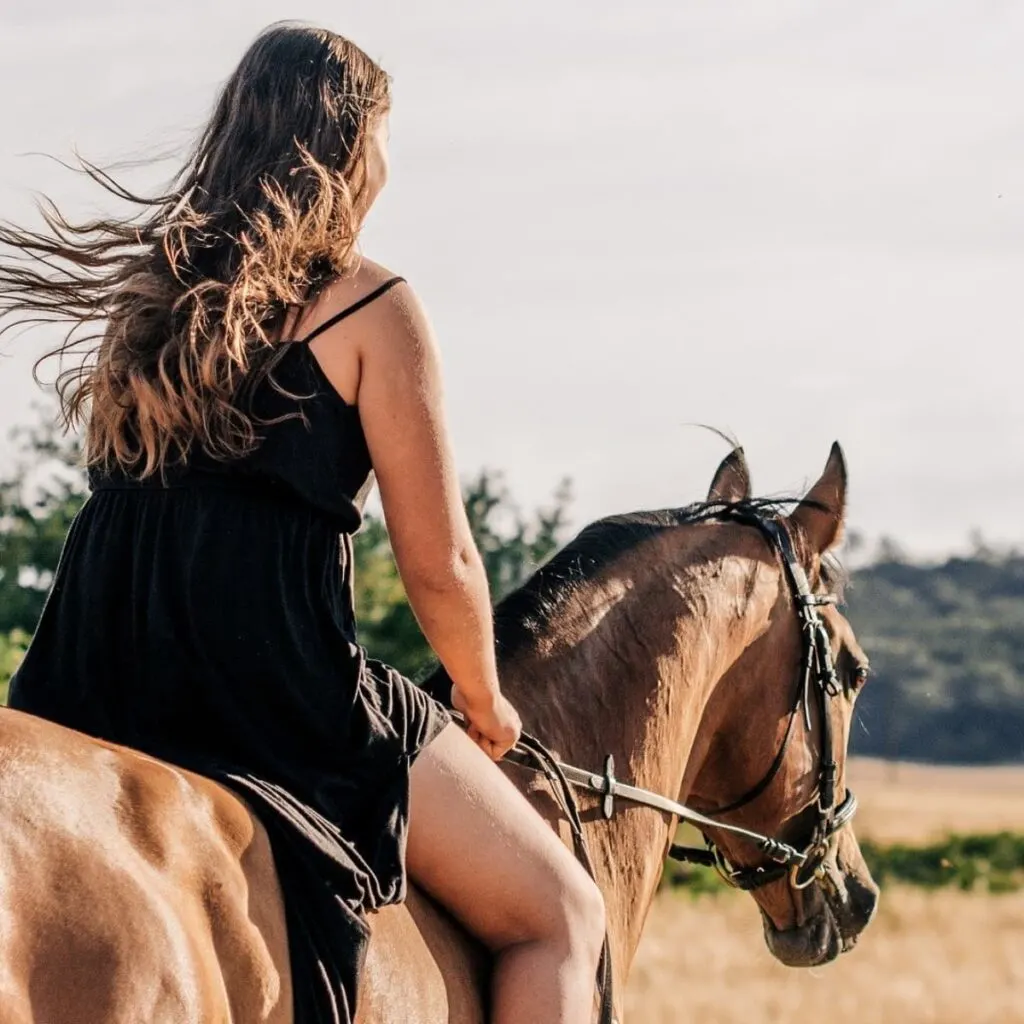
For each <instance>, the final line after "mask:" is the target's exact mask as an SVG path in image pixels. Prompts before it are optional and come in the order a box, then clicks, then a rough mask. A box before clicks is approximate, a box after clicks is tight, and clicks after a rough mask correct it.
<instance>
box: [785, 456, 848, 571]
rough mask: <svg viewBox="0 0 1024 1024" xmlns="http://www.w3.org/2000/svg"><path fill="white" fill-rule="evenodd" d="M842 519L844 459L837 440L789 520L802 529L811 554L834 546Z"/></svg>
mask: <svg viewBox="0 0 1024 1024" xmlns="http://www.w3.org/2000/svg"><path fill="white" fill-rule="evenodd" d="M845 518H846V459H845V458H844V456H843V449H842V448H840V447H839V442H838V441H837V442H836V443H835V444H834V445H832V452H831V454H830V455H829V457H828V463H827V464H826V465H825V472H824V473H822V474H821V478H820V479H819V480H818V482H817V483H816V484H815V485H814V486H813V487H812V488H811V489H810V490H809V491H808V492H807V494H805V495H804V500H803V501H802V502H800V504H799V505H798V506H797V507H796V509H795V510H794V512H793V514H792V515H791V516H790V519H791V520H792V521H793V522H794V523H796V525H797V526H798V527H799V528H800V529H801V530H802V531H803V534H804V536H805V537H806V538H807V541H808V543H809V544H810V546H811V550H812V551H814V552H815V554H818V555H823V554H825V552H826V551H830V550H831V549H832V548H834V547H835V546H836V545H837V544H838V543H839V541H840V539H841V538H842V536H843V523H844V521H845Z"/></svg>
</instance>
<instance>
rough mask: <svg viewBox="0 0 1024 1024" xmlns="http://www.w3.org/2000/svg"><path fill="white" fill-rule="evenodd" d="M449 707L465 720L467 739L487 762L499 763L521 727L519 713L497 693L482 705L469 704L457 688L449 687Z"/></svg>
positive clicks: (517, 737)
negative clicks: (460, 714) (485, 756)
mask: <svg viewBox="0 0 1024 1024" xmlns="http://www.w3.org/2000/svg"><path fill="white" fill-rule="evenodd" d="M452 707H454V708H455V710H456V711H459V712H461V713H462V714H463V715H465V716H466V725H467V729H466V732H467V733H468V735H469V738H470V739H471V740H473V742H474V743H476V744H477V746H478V747H480V749H481V750H482V751H483V752H484V753H485V754H486V755H487V756H488V757H490V758H491V760H492V761H500V760H501V759H502V758H503V757H504V756H505V755H506V754H507V753H508V752H509V751H510V750H511V749H512V747H514V746H515V744H516V742H517V741H518V739H519V734H520V733H521V732H522V731H523V723H522V722H521V721H520V720H519V713H518V712H517V711H516V709H515V708H514V707H512V705H511V704H509V702H508V701H507V700H506V699H505V698H504V697H503V696H502V695H501V694H500V693H499V694H495V695H494V696H493V697H492V698H491V699H490V700H488V701H487V702H486V703H485V704H479V703H476V702H470V701H469V700H467V698H466V696H465V694H464V693H463V692H462V691H461V690H460V689H459V688H458V687H457V686H453V687H452Z"/></svg>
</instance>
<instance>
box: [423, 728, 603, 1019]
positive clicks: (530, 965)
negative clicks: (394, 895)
mask: <svg viewBox="0 0 1024 1024" xmlns="http://www.w3.org/2000/svg"><path fill="white" fill-rule="evenodd" d="M407 862H408V869H409V873H410V875H411V877H412V878H413V880H414V881H415V882H416V884H417V885H419V886H420V887H421V888H422V889H423V890H425V891H426V892H428V893H430V894H431V895H432V896H434V897H435V898H436V899H437V900H438V901H439V902H441V903H443V904H444V905H445V906H446V907H447V908H448V909H449V910H450V911H451V912H452V913H453V914H454V915H455V916H456V917H457V918H458V919H459V920H460V921H462V923H463V924H464V925H465V926H466V927H467V928H468V929H469V930H470V931H471V932H472V933H473V934H474V935H476V936H477V938H479V939H480V941H481V942H483V943H485V944H486V945H487V946H488V947H489V948H490V949H491V950H492V951H493V952H494V953H495V955H496V964H495V976H494V991H493V1017H492V1020H493V1022H494V1024H535V1022H536V1021H543V1022H544V1024H589V1022H590V1021H591V1019H592V1015H593V1006H594V991H595V989H594V981H595V976H596V973H597V963H598V959H599V957H600V953H601V943H602V940H603V938H604V928H605V924H604V902H603V900H602V897H601V894H600V892H599V891H598V889H597V886H596V885H594V883H593V882H592V881H591V879H590V877H589V876H588V875H587V873H586V872H585V871H584V870H583V868H582V867H580V865H579V864H578V863H577V862H576V860H575V858H574V856H573V855H572V853H570V852H569V850H567V849H566V848H565V846H563V845H562V843H561V842H560V840H559V839H558V837H557V836H556V835H555V834H554V832H552V831H551V829H549V828H548V827H547V825H545V823H544V821H543V819H542V818H541V817H540V815H538V814H537V812H536V811H535V810H534V809H533V808H532V807H531V806H530V804H529V803H528V802H527V800H526V798H525V797H524V796H523V795H522V794H521V793H520V792H519V791H518V790H517V789H516V788H515V786H513V785H512V783H511V782H509V780H508V779H506V778H505V776H504V775H503V774H502V773H501V771H499V770H498V768H497V767H496V766H495V765H494V764H493V763H492V762H491V761H490V760H489V759H488V758H487V757H486V756H485V755H484V754H483V752H482V751H480V750H479V749H478V748H477V747H476V746H475V745H474V744H473V743H472V742H471V741H470V740H469V739H468V737H466V736H465V735H464V734H463V733H462V731H461V730H460V729H459V728H458V727H457V726H454V725H453V726H450V727H449V728H447V729H446V730H445V731H444V732H443V733H442V734H441V735H440V736H439V737H438V738H437V739H436V740H435V741H434V742H433V743H432V744H430V746H429V747H427V748H426V749H425V750H424V751H423V752H422V753H421V754H420V755H419V757H418V758H417V759H416V762H415V763H414V765H413V769H412V797H411V812H410V823H409V845H408V859H407Z"/></svg>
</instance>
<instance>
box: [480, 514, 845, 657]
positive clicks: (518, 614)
mask: <svg viewBox="0 0 1024 1024" xmlns="http://www.w3.org/2000/svg"><path fill="white" fill-rule="evenodd" d="M799 500H800V499H797V498H792V499H789V498H781V499H779V498H748V499H745V500H743V501H737V502H721V501H700V502H694V503H693V504H692V505H686V506H684V507H682V508H674V509H661V510H659V511H654V512H631V513H628V514H626V515H616V516H609V517H608V518H606V519H599V520H597V522H594V523H591V524H590V525H589V526H587V527H585V528H584V529H583V530H581V531H580V533H579V534H578V535H577V536H576V537H575V538H574V539H573V540H571V541H570V542H569V543H568V544H567V545H566V546H565V547H564V548H562V549H561V550H560V551H559V552H558V553H557V554H555V555H554V556H552V558H551V559H550V560H549V561H548V562H546V563H545V564H544V565H543V566H541V568H540V569H538V570H537V572H535V573H534V574H533V576H531V577H530V579H528V580H527V581H526V582H525V583H524V584H523V585H522V586H521V587H519V589H518V590H515V591H513V592H512V593H511V594H509V595H508V597H506V598H505V599H504V600H503V601H501V602H500V603H499V604H498V605H497V607H496V608H495V612H494V632H495V640H496V642H497V645H498V650H499V651H501V652H502V653H503V654H505V655H511V654H512V653H514V652H515V651H517V650H520V649H521V648H522V646H523V645H524V644H526V643H528V642H530V641H531V640H534V639H536V638H537V637H538V636H541V635H543V634H544V633H545V632H546V630H547V629H548V628H549V626H550V625H551V623H552V621H553V619H554V618H555V617H556V616H557V614H558V612H559V610H560V609H561V608H563V607H564V605H565V603H566V601H567V600H568V599H569V598H570V597H571V596H572V595H573V594H574V593H576V592H577V591H578V590H579V588H580V587H582V586H585V585H586V583H587V581H588V580H591V579H593V578H594V576H596V575H597V574H598V573H599V572H600V571H601V570H602V569H604V568H606V567H607V566H609V565H610V564H611V563H612V562H614V561H615V560H616V559H618V558H620V557H621V556H622V555H625V554H627V553H628V552H629V551H632V550H633V549H634V548H636V547H637V546H638V545H639V544H641V543H643V542H644V541H645V540H647V539H649V538H651V537H654V536H656V535H658V534H660V533H662V532H664V531H665V530H671V529H675V528H676V527H680V526H692V525H695V524H698V523H706V522H725V521H729V520H734V521H736V520H739V521H742V520H743V519H748V520H749V519H750V518H752V517H754V516H757V517H762V518H769V517H773V516H781V515H784V514H785V513H786V512H788V511H790V510H791V509H792V506H793V505H795V504H798V503H799ZM794 542H795V543H796V544H797V546H798V549H800V548H802V547H803V538H801V537H795V538H794ZM844 581H845V574H844V572H843V570H842V568H841V566H840V565H839V563H838V561H836V560H835V559H833V558H827V559H824V560H823V562H822V570H821V583H822V585H823V586H825V587H826V588H827V589H828V591H829V592H830V593H831V592H835V593H837V594H838V593H839V592H840V590H841V588H842V585H843V582H844Z"/></svg>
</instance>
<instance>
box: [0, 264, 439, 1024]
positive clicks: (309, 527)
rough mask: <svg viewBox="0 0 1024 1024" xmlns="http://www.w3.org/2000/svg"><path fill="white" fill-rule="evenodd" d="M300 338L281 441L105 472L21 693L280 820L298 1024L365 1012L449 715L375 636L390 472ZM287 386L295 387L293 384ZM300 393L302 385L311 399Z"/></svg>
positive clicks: (277, 429)
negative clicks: (373, 573) (355, 557)
mask: <svg viewBox="0 0 1024 1024" xmlns="http://www.w3.org/2000/svg"><path fill="white" fill-rule="evenodd" d="M400 280H401V278H395V279H392V280H391V281H388V282H386V283H385V284H384V285H382V286H381V287H380V288H378V289H376V290H375V291H374V292H372V293H371V294H370V295H368V296H367V297H366V298H365V299H362V300H360V302H358V303H356V305H355V306H353V307H350V308H349V309H347V310H345V311H344V312H343V313H341V314H339V315H338V316H337V317H334V318H332V320H330V321H328V323H326V324H324V325H323V326H322V327H321V328H318V329H317V330H316V331H314V332H313V334H311V335H310V336H309V337H307V338H306V339H304V340H303V342H296V343H292V344H290V345H289V348H288V350H287V351H286V352H285V353H284V355H283V356H282V357H281V361H280V362H279V363H278V364H277V366H276V367H275V369H274V371H273V375H274V379H275V380H276V382H277V384H278V385H279V388H280V390H278V389H275V388H274V387H272V386H271V385H270V384H269V383H268V382H264V383H263V384H261V385H260V386H258V387H257V388H256V389H255V393H254V395H253V396H252V403H253V404H252V409H253V411H254V412H255V413H256V414H257V415H259V416H260V417H261V418H262V419H264V420H273V419H276V418H278V417H280V416H281V415H284V414H287V413H290V412H295V411H296V408H297V409H298V411H300V412H301V414H302V419H295V418H290V419H285V420H283V421H281V422H277V423H273V424H272V425H270V426H267V427H265V428H263V430H262V431H261V433H262V438H263V439H262V443H261V444H260V445H259V447H257V448H256V450H255V451H254V452H253V453H252V454H251V455H248V456H245V457H244V458H241V459H238V460H234V461H231V462H227V463H219V462H216V461H214V460H212V459H209V458H206V457H203V456H202V455H198V456H196V457H194V458H192V459H190V461H189V464H188V467H187V468H186V469H179V470H176V471H171V472H170V473H169V474H168V476H167V478H166V479H164V480H162V481H161V480H159V479H157V480H152V479H151V478H150V479H147V480H146V481H142V482H139V481H136V480H133V479H129V478H128V477H126V476H124V475H119V474H106V475H101V474H99V473H96V472H93V473H91V474H90V490H91V494H90V495H89V497H88V499H87V500H86V502H85V504H84V506H83V507H82V509H81V511H80V512H79V514H78V516H77V517H76V518H75V520H74V522H73V524H72V526H71V529H70V531H69V533H68V536H67V539H66V541H65V545H64V550H63V553H62V555H61V559H60V564H59V567H58V569H57V572H56V575H55V579H54V581H53V585H52V587H51V590H50V593H49V596H48V598H47V601H46V606H45V608H44V611H43V614H42V616H41V619H40V622H39V625H38V628H37V631H36V633H35V636H34V638H33V640H32V643H31V645H30V647H29V649H28V651H27V653H26V655H25V658H24V661H23V662H22V665H21V667H20V668H19V670H18V672H17V673H16V675H15V676H14V678H13V680H12V683H11V690H10V700H9V703H10V705H11V706H12V707H15V708H18V709H20V710H22V711H27V712H30V713H33V714H36V715H40V716H43V717H45V718H47V719H51V720H53V721H55V722H59V723H61V724H63V725H66V726H70V727H71V728H74V729H77V730H80V731H82V732H85V733H88V734H90V735H92V736H96V737H99V738H102V739H105V740H108V741H111V742H115V743H119V744H123V745H125V746H129V747H134V748H136V749H139V750H142V751H145V752H146V753H149V754H152V755H154V756H157V757H160V758H162V759H164V760H167V761H169V762H172V763H174V764H178V765H180V766H182V767H184V768H187V769H189V770H192V771H196V772H199V773H201V774H204V775H207V776H209V777H212V778H215V779H217V780H219V781H221V782H223V783H225V784H226V785H228V786H229V787H232V788H233V789H234V790H235V791H236V792H238V793H239V794H240V795H241V796H242V797H244V798H245V799H246V800H247V801H248V802H249V803H250V804H251V805H252V806H253V808H254V810H255V811H256V813H257V814H258V815H259V817H260V819H261V821H262V822H263V824H264V826H265V827H266V828H267V831H268V833H269V835H270V839H271V843H272V845H273V849H274V856H275V860H276V863H277V868H278V873H279V875H280V877H281V884H282V889H283V891H284V896H285V904H286V908H287V914H288V934H289V944H290V949H291V962H292V974H293V979H294V990H295V1020H296V1024H347V1022H348V1021H350V1020H351V1019H352V1017H353V1016H354V1013H355V994H356V984H357V979H358V975H359V971H360V969H361V966H362V961H363V957H364V954H365V949H366V940H367V937H368V929H367V926H366V924H365V921H364V919H363V913H364V912H365V911H373V910H377V909H379V908H380V907H382V906H384V905H386V904H389V903H395V902H399V901H401V900H402V899H403V898H404V896H405V885H406V881H405V869H404V859H405V858H404V852H405V835H406V826H407V820H408V781H409V768H410V765H411V763H412V761H413V759H414V758H415V756H416V755H417V753H418V752H419V751H420V750H422V749H423V747H424V746H426V745H427V744H428V743H429V742H430V741H431V740H432V739H434V738H435V737H436V736H437V734H438V733H439V732H440V731H441V730H442V729H443V728H444V726H445V725H446V724H447V723H448V722H449V721H450V717H449V715H448V712H447V711H446V710H445V709H444V707H442V705H441V704H439V703H437V702H436V701H434V700H433V699H432V698H431V697H429V696H428V695H427V694H426V693H425V692H424V691H423V690H421V689H420V688H419V687H417V686H415V685H414V684H413V683H412V682H410V681H409V680H407V679H405V678H404V677H403V676H401V675H400V674H399V673H398V672H396V671H394V670H393V669H391V668H388V667H387V666H385V665H383V664H381V663H379V662H377V661H374V660H372V659H370V658H369V657H368V656H367V655H366V652H365V651H364V650H363V648H361V647H360V645H359V644H358V642H357V640H356V633H355V617H354V612H353V594H352V543H351V536H352V534H353V533H354V532H355V531H356V529H358V527H359V525H360V523H361V520H362V501H363V499H364V497H365V494H366V492H367V491H368V489H369V486H370V484H371V483H372V467H371V464H370V456H369V453H368V451H367V447H366V441H365V439H364V437H363V432H362V428H361V425H360V422H359V415H358V412H357V410H356V409H355V408H354V407H352V406H349V405H348V404H346V403H345V401H344V400H343V399H342V398H341V397H340V396H339V395H338V394H337V392H336V391H335V390H334V388H333V387H332V386H331V384H330V382H329V381H328V380H327V378H326V376H325V375H324V373H323V371H322V369H321V368H320V365H319V363H318V362H317V361H316V359H315V358H314V357H313V355H312V353H311V352H310V350H309V348H308V344H307V343H308V341H310V340H311V339H312V338H313V337H314V336H315V335H316V334H319V333H320V332H321V331H322V330H325V329H326V328H327V327H328V326H331V325H332V324H333V323H336V322H337V321H338V320H340V319H341V318H342V317H344V316H347V315H349V314H350V313H352V312H354V311H355V310H356V309H357V308H361V307H362V306H363V305H365V304H366V303H367V302H370V301H372V300H373V299H374V298H376V297H377V296H379V295H380V294H382V293H383V292H384V291H385V290H386V289H387V288H389V287H391V286H392V285H394V284H397V283H398V281H400ZM282 391H284V392H287V393H288V394H282V393H281V392H282ZM295 396H299V397H295Z"/></svg>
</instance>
